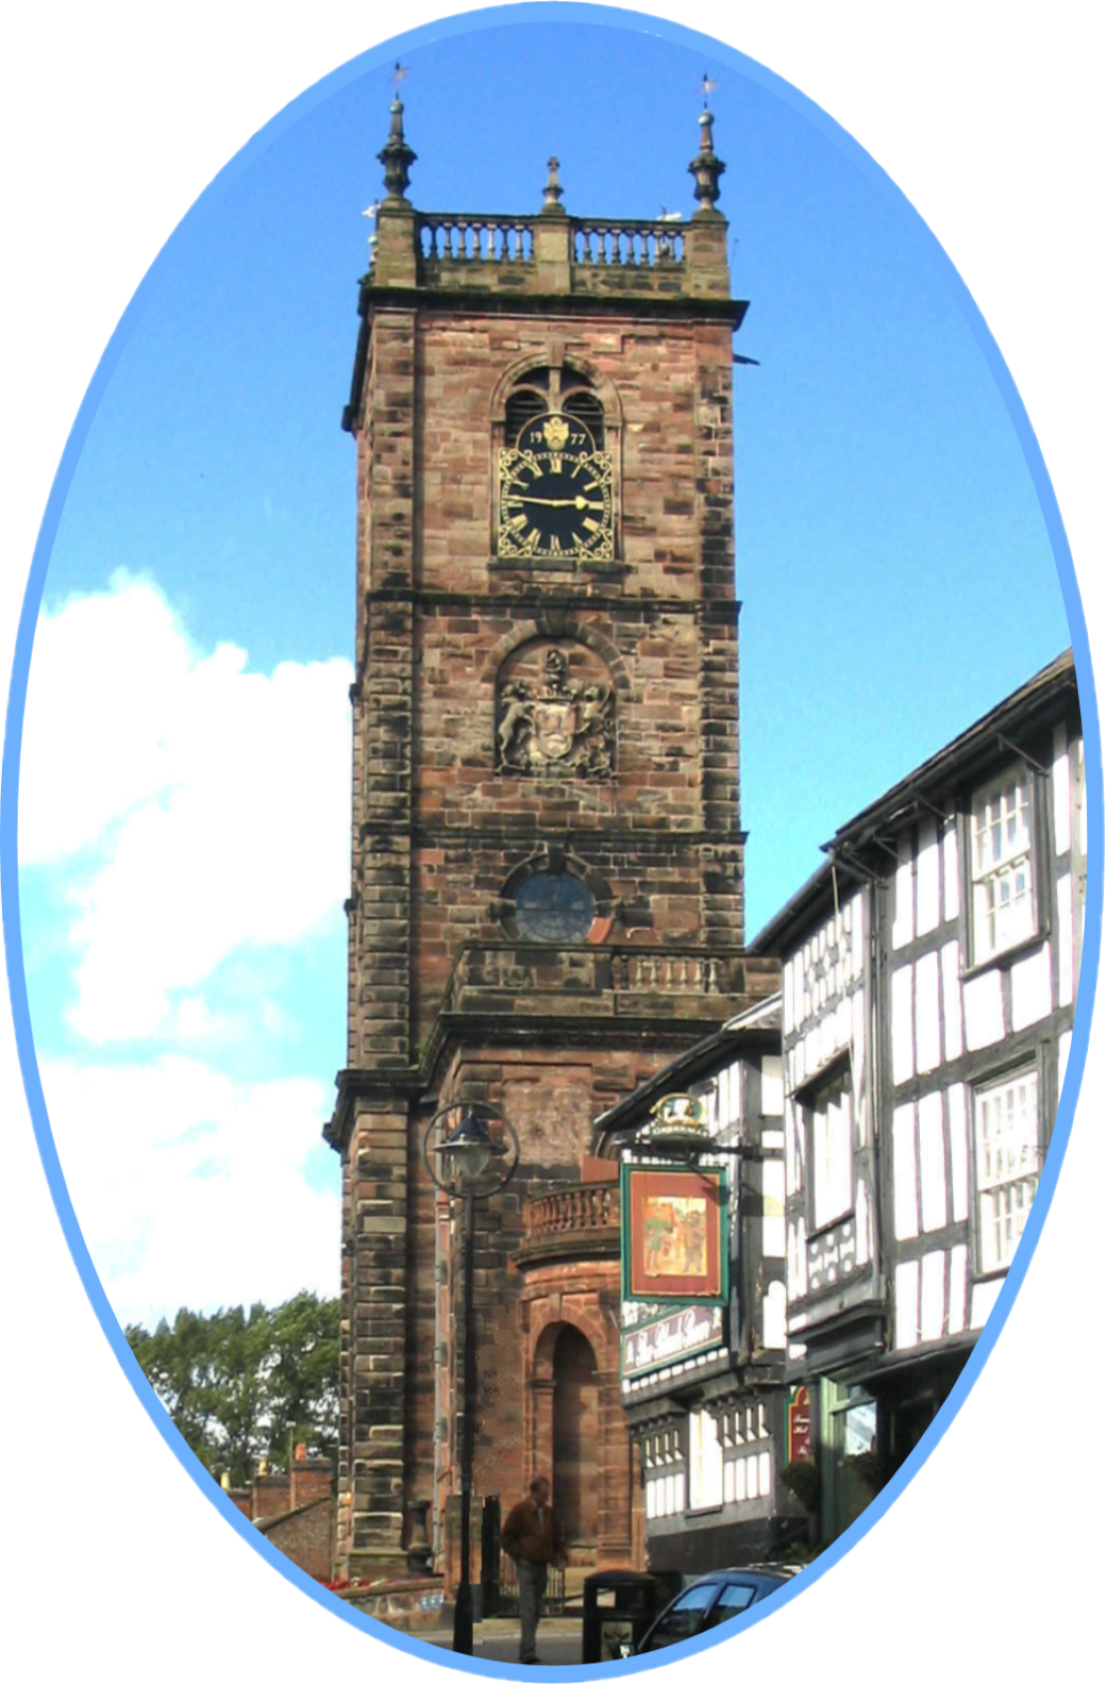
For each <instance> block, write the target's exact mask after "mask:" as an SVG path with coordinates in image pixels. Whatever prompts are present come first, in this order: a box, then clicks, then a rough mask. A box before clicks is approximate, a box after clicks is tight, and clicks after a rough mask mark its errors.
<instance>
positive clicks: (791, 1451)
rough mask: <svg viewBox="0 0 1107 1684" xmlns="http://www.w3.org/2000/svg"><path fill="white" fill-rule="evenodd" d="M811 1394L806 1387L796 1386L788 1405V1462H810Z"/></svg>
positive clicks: (811, 1456)
mask: <svg viewBox="0 0 1107 1684" xmlns="http://www.w3.org/2000/svg"><path fill="white" fill-rule="evenodd" d="M814 1459H815V1458H814V1452H813V1451H812V1448H811V1394H810V1392H809V1391H808V1390H807V1387H806V1386H797V1387H796V1389H795V1391H794V1392H793V1393H792V1401H791V1403H790V1404H789V1405H788V1460H789V1461H790V1462H812V1461H814Z"/></svg>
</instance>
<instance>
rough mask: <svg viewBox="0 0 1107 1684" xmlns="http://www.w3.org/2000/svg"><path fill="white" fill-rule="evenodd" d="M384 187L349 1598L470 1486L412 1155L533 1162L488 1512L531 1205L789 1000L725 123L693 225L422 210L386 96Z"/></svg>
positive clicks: (433, 1211) (445, 1256) (486, 1377)
mask: <svg viewBox="0 0 1107 1684" xmlns="http://www.w3.org/2000/svg"><path fill="white" fill-rule="evenodd" d="M380 159H381V162H382V163H383V165H384V183H385V188H386V190H387V197H386V198H385V199H384V200H383V202H382V203H381V205H380V206H379V209H378V216H377V234H376V237H375V241H374V249H373V257H372V263H371V267H370V270H369V272H368V274H367V275H366V276H365V278H364V279H363V281H362V283H361V299H360V314H361V330H360V334H359V338H358V342H357V351H356V356H355V362H354V372H353V383H352V390H351V394H350V401H349V405H348V407H347V409H346V412H345V416H344V421H343V424H344V426H345V427H346V428H347V430H348V431H349V432H350V433H352V434H353V436H354V439H355V441H356V446H357V510H358V536H357V618H356V636H357V645H356V674H357V676H356V682H355V684H354V686H353V689H352V692H351V695H352V703H353V712H354V764H353V830H352V877H353V881H352V889H351V895H350V900H349V902H348V913H349V1013H348V1034H349V1048H348V1067H347V1068H346V1069H345V1070H344V1071H342V1072H341V1074H340V1076H339V1078H338V1099H337V1104H336V1109H335V1113H334V1117H333V1120H332V1122H331V1123H330V1124H329V1125H328V1128H327V1131H326V1132H327V1137H328V1139H329V1140H330V1142H331V1144H332V1145H333V1146H334V1147H335V1149H336V1150H337V1151H339V1152H340V1153H341V1156H342V1162H343V1217H342V1221H343V1299H344V1312H343V1351H342V1376H341V1398H342V1403H341V1409H342V1419H341V1459H340V1500H339V1501H340V1508H339V1514H340V1526H339V1546H338V1548H339V1566H338V1571H339V1572H340V1573H343V1574H349V1575H350V1576H357V1577H364V1578H372V1577H379V1576H381V1575H386V1574H389V1573H391V1572H395V1571H397V1570H402V1568H403V1563H404V1551H405V1549H406V1548H407V1546H408V1544H409V1542H410V1538H411V1530H412V1523H411V1515H412V1512H413V1510H416V1509H417V1510H419V1511H422V1510H425V1509H427V1508H429V1510H430V1513H431V1518H432V1522H433V1525H434V1536H435V1538H436V1539H438V1540H440V1539H441V1538H442V1537H443V1536H444V1518H443V1517H444V1516H446V1515H447V1514H448V1512H449V1506H450V1505H449V1500H450V1498H451V1497H452V1496H453V1495H454V1494H455V1493H456V1490H457V1488H458V1485H457V1448H456V1447H457V1437H458V1429H457V1411H458V1407H459V1399H458V1392H459V1388H458V1385H457V1374H458V1366H457V1363H458V1357H457V1339H456V1336H455V1313H454V1311H455V1304H456V1297H455V1294H456V1274H457V1268H456V1255H455V1251H456V1245H455V1227H454V1223H453V1219H452V1217H451V1214H450V1211H449V1209H448V1208H446V1207H445V1206H444V1201H443V1200H442V1197H441V1195H436V1193H435V1189H434V1187H433V1185H432V1183H431V1182H430V1180H429V1178H428V1177H427V1174H426V1171H425V1169H424V1166H423V1162H422V1159H421V1153H420V1148H421V1143H422V1139H423V1135H424V1132H425V1130H426V1128H427V1124H428V1121H429V1119H430V1118H431V1117H432V1116H433V1115H434V1113H435V1111H436V1110H437V1109H438V1108H439V1107H442V1106H444V1105H446V1104H447V1103H450V1102H452V1101H455V1100H458V1099H464V1100H479V1101H484V1102H487V1103H489V1104H491V1105H493V1106H495V1107H496V1108H498V1110H499V1111H500V1112H501V1113H502V1114H503V1115H504V1116H506V1118H507V1119H508V1120H509V1121H510V1123H511V1124H512V1125H513V1127H514V1129H515V1130H516V1132H517V1134H518V1136H519V1139H520V1142H521V1162H520V1168H519V1172H518V1174H517V1175H516V1177H515V1179H514V1181H513V1182H512V1184H511V1186H510V1187H509V1188H508V1190H507V1191H506V1192H505V1193H504V1194H503V1195H502V1196H501V1197H499V1198H498V1199H496V1200H494V1201H491V1202H489V1203H488V1204H487V1205H486V1206H483V1207H480V1210H479V1215H478V1231H477V1237H476V1247H477V1249H476V1277H475V1280H476V1287H475V1291H476V1307H477V1314H478V1320H479V1323H480V1328H481V1335H480V1347H479V1359H478V1360H479V1392H480V1399H481V1416H480V1421H479V1423H478V1438H477V1467H476V1482H475V1496H476V1501H477V1503H478V1505H479V1503H480V1500H481V1498H482V1497H484V1496H488V1495H492V1494H499V1495H501V1496H502V1497H503V1500H504V1501H505V1502H507V1501H514V1500H515V1497H516V1496H517V1494H519V1493H520V1492H521V1491H522V1490H523V1489H524V1488H525V1485H526V1483H527V1481H528V1480H529V1479H530V1477H531V1475H532V1473H533V1472H534V1469H533V1467H532V1466H529V1465H526V1464H527V1461H528V1458H529V1457H531V1456H533V1454H534V1451H533V1448H532V1449H531V1450H528V1449H527V1440H526V1435H525V1431H524V1427H525V1420H526V1418H527V1417H528V1410H530V1412H531V1414H532V1415H533V1412H534V1401H533V1398H531V1397H530V1396H529V1394H528V1388H530V1387H533V1386H534V1385H535V1384H536V1382H535V1381H534V1379H533V1376H530V1375H528V1373H527V1372H526V1364H525V1343H526V1342H525V1338H524V1325H523V1324H524V1312H525V1306H524V1305H523V1304H522V1303H521V1299H520V1276H519V1270H518V1267H517V1265H516V1259H517V1255H518V1252H519V1247H520V1245H521V1243H522V1241H523V1236H524V1211H525V1206H526V1204H527V1202H528V1200H529V1201H530V1202H531V1203H533V1201H534V1199H535V1198H536V1197H538V1196H540V1195H542V1194H543V1192H545V1193H549V1192H550V1190H551V1189H555V1190H556V1189H557V1188H559V1187H561V1188H563V1187H566V1186H578V1185H580V1184H581V1182H582V1178H583V1179H585V1180H586V1179H587V1177H586V1176H585V1175H584V1171H583V1170H582V1164H583V1165H585V1166H587V1163H588V1161H589V1159H590V1152H591V1141H592V1124H593V1121H594V1119H595V1118H596V1117H597V1116H598V1115H600V1114H601V1113H602V1112H604V1111H606V1110H608V1109H609V1108H610V1107H611V1106H612V1105H613V1104H615V1103H616V1102H617V1101H618V1100H619V1099H621V1098H623V1097H624V1096H625V1095H627V1094H628V1093H630V1092H632V1091H633V1090H634V1088H635V1087H636V1086H637V1085H638V1084H639V1083H640V1082H642V1081H644V1080H646V1079H647V1078H648V1077H649V1076H650V1075H652V1074H654V1073H655V1072H656V1071H658V1070H659V1069H660V1068H661V1067H662V1066H663V1065H665V1064H666V1063H668V1062H669V1061H670V1060H671V1059H672V1058H674V1057H675V1056H677V1055H678V1054H679V1053H681V1052H682V1051H684V1050H685V1049H687V1048H688V1047H690V1046H692V1045H693V1044H694V1043H696V1042H697V1041H698V1040H700V1039H701V1038H702V1037H703V1036H704V1035H706V1034H709V1033H711V1032H712V1031H713V1030H714V1029H716V1028H717V1027H718V1026H719V1025H720V1024H721V1023H722V1022H724V1021H725V1020H726V1019H727V1018H729V1017H731V1016H732V1015H733V1014H734V1013H735V1012H737V1011H739V1010H740V1009H742V1008H743V1007H744V1006H745V1005H747V1004H749V1003H750V1002H751V1001H752V1000H754V999H756V998H758V997H760V996H762V995H765V994H768V993H771V992H772V990H773V988H774V987H775V983H776V970H775V966H774V964H773V963H772V961H769V960H764V959H761V960H758V959H748V958H747V957H746V956H745V954H744V953H743V950H742V942H743V919H742V844H743V837H742V832H741V829H740V822H739V805H738V641H737V620H738V608H737V604H736V601H735V592H734V526H733V460H732V457H733V451H732V426H733V419H732V362H733V357H732V348H731V345H732V334H733V332H734V330H735V329H736V328H737V326H738V325H739V324H740V322H741V320H742V317H743V314H744V312H745V309H746V306H745V305H744V304H743V303H740V302H737V301H735V300H734V299H732V298H731V294H730V277H729V270H728V264H727V223H726V221H725V219H724V217H723V216H722V215H721V214H720V212H719V211H718V210H717V209H716V200H717V199H718V197H719V177H720V175H721V174H722V172H723V169H724V165H723V163H722V161H721V160H720V159H719V158H718V157H716V155H715V151H714V145H713V138H712V118H711V116H710V114H709V113H708V112H707V111H706V110H705V111H704V112H703V114H702V115H701V117H700V144H699V150H698V153H697V155H696V157H695V159H694V160H693V162H692V164H691V165H690V166H689V168H690V170H691V172H692V174H693V176H694V180H695V190H694V191H695V198H696V200H697V201H698V208H697V209H696V211H695V212H694V214H692V215H691V216H690V218H689V219H688V221H687V222H686V223H683V222H677V221H673V220H670V219H662V220H660V221H656V222H650V221H647V222H640V221H627V220H619V219H610V218H608V219H604V220H602V221H597V220H580V219H577V218H574V217H573V216H572V215H570V214H569V213H568V212H567V210H566V208H565V207H564V206H563V205H562V203H561V200H562V187H561V184H560V182H559V179H558V164H557V160H556V159H550V161H549V178H548V181H547V183H546V187H545V202H544V204H543V205H542V207H541V209H540V210H539V211H538V212H537V214H524V215H514V216H501V215H471V214H466V215H461V214H454V213H430V212H422V211H418V210H416V209H415V208H414V206H413V205H412V204H411V202H410V201H409V200H408V198H407V197H406V194H407V189H408V184H409V173H410V169H411V166H412V164H413V163H414V162H415V154H414V153H413V151H412V149H411V147H410V146H409V145H408V142H407V140H406V138H405V134H404V127H403V106H402V104H401V102H400V101H399V99H396V100H394V102H393V104H392V107H391V132H390V134H389V136H388V140H387V142H386V144H385V146H384V148H383V150H382V152H381V153H380ZM586 1249H587V1248H585V1251H586ZM582 1256H583V1261H581V1262H580V1263H579V1264H577V1265H575V1266H576V1267H578V1268H580V1269H584V1270H585V1271H587V1269H588V1267H589V1264H588V1261H587V1255H586V1254H584V1253H582ZM581 1337H582V1338H583V1337H584V1336H583V1335H582V1336H581ZM581 1348H583V1347H581ZM582 1360H584V1359H582ZM604 1361H606V1359H604ZM604 1361H600V1362H599V1369H600V1370H604ZM610 1380H611V1376H610V1373H608V1372H607V1371H606V1370H604V1372H603V1373H602V1374H601V1381H602V1384H601V1387H600V1391H601V1408H603V1409H606V1410H607V1417H608V1428H609V1429H610V1428H611V1423H612V1422H613V1421H614V1420H615V1418H616V1417H617V1416H619V1405H618V1385H617V1373H616V1377H615V1383H614V1385H613V1386H612V1385H611V1384H609V1383H608V1382H610ZM605 1386H606V1390H605V1389H604V1387H605ZM603 1399H606V1400H607V1401H606V1402H604V1401H603ZM621 1430H622V1427H621V1417H620V1431H621ZM626 1456H627V1462H626V1467H629V1466H630V1462H629V1457H630V1450H629V1441H627V1449H626ZM625 1485H626V1480H625V1469H624V1488H625ZM612 1493H613V1494H612V1495H611V1496H610V1499H609V1500H608V1499H607V1498H603V1497H601V1499H600V1505H599V1510H598V1511H595V1510H593V1511H592V1512H593V1522H592V1523H593V1524H594V1525H595V1527H596V1528H597V1530H598V1531H599V1533H600V1534H601V1537H600V1540H599V1545H600V1558H601V1559H606V1560H609V1561H610V1560H615V1559H620V1558H629V1550H630V1517H629V1513H628V1512H626V1511H627V1502H626V1499H625V1496H620V1495H619V1494H618V1492H617V1491H615V1487H614V1486H613V1487H612ZM478 1512H479V1510H478Z"/></svg>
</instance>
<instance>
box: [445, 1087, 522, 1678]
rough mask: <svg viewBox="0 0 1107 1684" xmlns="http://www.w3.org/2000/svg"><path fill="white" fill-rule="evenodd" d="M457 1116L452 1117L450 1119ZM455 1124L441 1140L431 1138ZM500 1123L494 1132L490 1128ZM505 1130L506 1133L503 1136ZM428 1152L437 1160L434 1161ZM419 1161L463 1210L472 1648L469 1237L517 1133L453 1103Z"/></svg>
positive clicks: (459, 1629)
mask: <svg viewBox="0 0 1107 1684" xmlns="http://www.w3.org/2000/svg"><path fill="white" fill-rule="evenodd" d="M455 1118H456V1119H457V1120H456V1122H455V1121H454V1119H455ZM451 1123H453V1124H454V1126H453V1128H452V1129H451V1131H450V1132H449V1134H447V1137H446V1139H445V1140H443V1141H442V1142H441V1144H439V1145H436V1146H434V1147H432V1146H431V1141H432V1139H433V1138H434V1137H435V1135H436V1134H439V1133H441V1132H442V1130H443V1129H444V1128H449V1126H450V1124H451ZM490 1124H491V1125H492V1128H496V1129H498V1134H493V1132H492V1128H490V1127H489V1125H490ZM504 1135H506V1136H507V1137H508V1139H507V1141H505V1140H504V1138H503V1137H504ZM432 1157H433V1158H437V1159H438V1160H439V1163H438V1167H437V1168H436V1167H435V1164H434V1163H433V1162H432ZM423 1162H424V1164H425V1165H426V1167H427V1173H428V1175H429V1176H430V1178H431V1180H432V1181H433V1182H434V1184H435V1186H436V1187H439V1188H441V1190H442V1191H443V1192H444V1193H445V1194H446V1196H447V1198H448V1199H450V1200H451V1201H454V1200H459V1201H460V1203H461V1211H462V1228H461V1275H462V1339H463V1341H464V1359H463V1393H462V1414H461V1577H460V1581H459V1583H458V1587H457V1601H456V1602H455V1604H454V1641H453V1648H454V1653H455V1654H458V1655H471V1654H472V1653H473V1586H472V1581H471V1576H470V1570H469V1556H470V1525H471V1514H472V1501H473V1436H474V1428H475V1416H476V1410H477V1334H476V1326H475V1324H474V1317H473V1239H474V1230H475V1221H474V1217H475V1208H476V1203H477V1200H478V1199H479V1200H484V1199H489V1198H491V1197H492V1195H493V1194H494V1193H500V1192H502V1191H503V1189H504V1188H505V1187H506V1186H507V1184H508V1182H509V1181H510V1180H511V1177H512V1176H513V1175H514V1174H515V1171H516V1169H517V1168H518V1167H519V1138H518V1136H517V1135H516V1133H515V1130H514V1129H513V1128H512V1126H511V1124H510V1123H509V1122H508V1121H507V1120H506V1118H503V1117H501V1116H500V1115H499V1114H498V1113H497V1112H496V1111H494V1110H493V1108H492V1107H491V1106H490V1105H482V1104H468V1105H464V1106H462V1105H451V1106H447V1107H446V1108H445V1109H444V1110H442V1111H439V1112H438V1113H437V1115H436V1116H434V1117H432V1118H431V1121H430V1124H429V1126H428V1128H427V1131H426V1134H425V1135H424V1136H423Z"/></svg>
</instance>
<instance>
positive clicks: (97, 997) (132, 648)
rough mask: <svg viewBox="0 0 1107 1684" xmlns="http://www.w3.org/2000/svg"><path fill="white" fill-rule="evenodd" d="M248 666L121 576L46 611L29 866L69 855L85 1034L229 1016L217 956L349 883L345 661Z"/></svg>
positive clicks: (127, 1035)
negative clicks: (255, 669)
mask: <svg viewBox="0 0 1107 1684" xmlns="http://www.w3.org/2000/svg"><path fill="white" fill-rule="evenodd" d="M246 662H247V656H246V653H245V651H243V650H241V649H238V648H236V647H235V646H233V645H232V644H221V645H220V646H219V647H218V648H217V649H216V650H215V651H214V652H213V653H211V654H207V655H205V654H203V653H202V652H201V651H199V650H197V649H196V647H195V646H194V645H193V644H192V643H191V642H190V640H189V639H188V637H187V635H186V634H185V632H184V630H183V628H182V627H181V625H180V623H179V621H178V619H177V618H176V616H175V615H174V613H173V610H172V608H171V606H170V604H169V603H168V602H167V600H166V598H165V597H164V595H163V594H162V592H161V591H160V590H159V589H158V587H157V586H156V585H155V584H154V583H152V582H151V581H149V580H146V579H137V578H134V577H132V576H130V575H128V574H126V573H124V572H120V573H117V574H116V575H115V576H114V577H113V578H112V580H111V584H110V588H109V589H108V590H107V591H105V592H99V593H96V594H94V595H90V596H73V597H70V598H68V599H67V600H66V601H65V602H64V603H63V604H62V605H61V607H60V608H58V609H56V610H55V611H53V612H47V611H44V612H43V614H42V616H41V617H40V621H39V626H38V629H37V632H36V637H35V652H34V659H33V662H32V667H31V676H30V683H29V687H28V699H27V720H26V727H25V731H24V742H23V755H22V773H21V794H20V807H19V841H20V860H21V865H22V866H23V867H24V868H26V867H27V866H28V865H35V864H42V865H50V864H54V865H57V864H58V863H59V862H60V863H63V864H65V863H67V862H68V863H67V869H68V871H69V883H70V893H71V897H72V900H73V902H74V905H75V907H76V911H77V915H76V917H75V919H74V922H73V925H72V928H71V932H70V933H71V938H72V940H73V942H74V944H75V946H76V948H77V950H78V951H79V954H80V957H79V960H78V963H77V966H76V972H75V980H76V984H77V1001H76V1004H75V1006H74V1009H73V1012H72V1014H71V1019H70V1021H71V1025H72V1027H73V1028H74V1029H75V1030H76V1031H77V1032H78V1034H79V1035H81V1036H82V1037H83V1038H84V1039H85V1040H87V1041H91V1042H101V1043H103V1042H110V1041H116V1042H118V1041H127V1040H134V1039H137V1038H148V1037H152V1036H158V1035H161V1036H166V1035H169V1034H171V1033H173V1032H174V1031H178V1032H179V1030H180V1028H181V1026H182V1025H187V1024H188V1023H192V1024H193V1026H194V1027H195V1026H197V1025H200V1024H209V1026H211V1027H214V1026H212V1025H210V1014H208V1012H207V1008H206V1006H205V1004H204V1002H203V1000H202V998H201V997H200V994H199V992H198V991H199V990H201V989H202V985H203V983H204V982H205V980H206V979H208V978H209V977H211V976H212V974H213V973H214V972H215V970H216V969H217V967H218V966H219V965H220V964H221V963H222V961H223V960H224V959H226V958H227V957H228V956H229V955H230V954H232V953H233V952H235V951H236V950H239V949H244V948H266V947H272V946H275V945H288V944H293V943H295V942H297V941H299V940H300V939H301V938H303V937H304V936H306V935H308V934H310V933H311V932H313V931H316V930H319V929H320V928H322V926H323V925H324V924H325V922H326V920H327V918H328V916H333V914H334V913H335V910H336V908H337V907H338V906H340V905H341V902H342V900H343V898H344V896H345V894H346V892H347V886H348V881H349V863H348V861H349V831H348V824H349V817H348V815H349V775H350V773H349V768H350V748H349V744H350V725H349V706H348V700H347V692H348V689H349V684H350V680H351V677H352V671H351V668H350V664H349V662H348V661H345V660H341V659H337V658H336V659H332V660H329V661H323V662H312V663H306V664H299V665H298V664H295V663H292V662H285V663H282V664H281V665H280V666H278V667H277V668H276V669H275V670H274V672H273V673H272V674H271V675H266V674H262V673H252V672H249V671H247V668H246Z"/></svg>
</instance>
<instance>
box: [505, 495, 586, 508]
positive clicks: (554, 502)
mask: <svg viewBox="0 0 1107 1684" xmlns="http://www.w3.org/2000/svg"><path fill="white" fill-rule="evenodd" d="M507 501H508V502H509V503H540V504H541V505H542V507H543V508H544V509H572V508H575V507H576V505H577V503H580V506H581V508H583V507H584V503H583V501H582V500H581V499H580V498H579V497H518V496H515V495H514V494H513V495H512V496H510V497H509V498H508V499H507Z"/></svg>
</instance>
